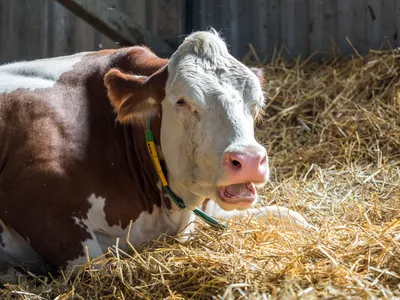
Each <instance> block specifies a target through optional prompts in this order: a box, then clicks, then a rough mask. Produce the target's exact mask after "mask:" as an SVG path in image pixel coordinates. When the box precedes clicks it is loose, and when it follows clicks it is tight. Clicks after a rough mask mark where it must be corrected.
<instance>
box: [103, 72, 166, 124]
mask: <svg viewBox="0 0 400 300" xmlns="http://www.w3.org/2000/svg"><path fill="white" fill-rule="evenodd" d="M167 78H168V71H167V67H163V68H162V69H160V70H158V71H157V72H155V73H154V74H153V75H151V76H149V77H147V76H135V75H131V74H126V73H122V72H121V71H120V70H118V69H111V70H110V71H109V72H107V74H106V75H105V76H104V84H105V86H106V87H107V89H108V98H109V99H110V102H111V104H112V106H113V107H114V109H115V111H116V113H117V119H118V121H119V122H122V123H127V122H128V123H129V122H130V123H142V124H143V122H144V121H145V119H146V118H147V117H148V116H151V115H154V114H156V113H157V112H158V110H159V108H160V106H161V101H162V100H163V99H164V98H165V84H166V82H167Z"/></svg>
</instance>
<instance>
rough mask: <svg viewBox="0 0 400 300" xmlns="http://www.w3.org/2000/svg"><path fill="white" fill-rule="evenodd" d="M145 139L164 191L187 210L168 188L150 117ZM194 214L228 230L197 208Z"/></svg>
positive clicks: (180, 206)
mask: <svg viewBox="0 0 400 300" xmlns="http://www.w3.org/2000/svg"><path fill="white" fill-rule="evenodd" d="M145 138H146V144H147V150H148V151H149V154H150V157H151V160H152V161H153V164H154V168H155V169H156V171H157V174H158V176H159V177H160V180H161V184H162V186H163V189H164V191H165V192H166V193H167V194H168V195H169V196H170V197H171V199H172V200H173V201H174V202H175V204H176V205H177V206H178V207H179V208H181V209H184V208H186V205H185V203H184V202H183V200H182V199H181V198H179V197H178V196H177V195H175V194H174V193H173V192H172V190H171V188H170V187H169V186H168V182H167V179H166V177H165V175H164V172H163V170H162V168H161V164H160V160H159V159H158V154H157V149H156V145H155V143H154V133H153V130H152V129H151V118H150V117H149V118H148V119H147V129H146V131H145ZM193 213H194V214H195V215H196V216H198V217H200V218H201V219H203V221H204V222H206V223H207V224H208V225H211V226H212V227H215V228H222V229H225V228H226V225H224V224H221V223H219V222H218V221H217V220H215V219H214V218H213V217H211V216H209V215H208V214H206V213H205V212H204V211H202V210H201V209H198V208H195V209H194V210H193Z"/></svg>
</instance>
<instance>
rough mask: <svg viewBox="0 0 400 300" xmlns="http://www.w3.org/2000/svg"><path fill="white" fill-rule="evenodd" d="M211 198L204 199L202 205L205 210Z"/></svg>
mask: <svg viewBox="0 0 400 300" xmlns="http://www.w3.org/2000/svg"><path fill="white" fill-rule="evenodd" d="M210 200H211V199H210V198H206V200H204V202H203V204H202V205H201V209H202V210H203V211H205V210H206V208H207V204H208V202H209V201H210Z"/></svg>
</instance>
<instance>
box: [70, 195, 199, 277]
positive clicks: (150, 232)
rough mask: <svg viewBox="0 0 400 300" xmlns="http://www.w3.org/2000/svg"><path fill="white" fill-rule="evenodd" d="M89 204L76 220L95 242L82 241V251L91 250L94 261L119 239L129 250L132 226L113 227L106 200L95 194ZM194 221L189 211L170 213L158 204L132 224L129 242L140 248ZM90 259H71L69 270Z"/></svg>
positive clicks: (170, 211)
mask: <svg viewBox="0 0 400 300" xmlns="http://www.w3.org/2000/svg"><path fill="white" fill-rule="evenodd" d="M88 201H89V203H90V204H91V207H90V209H89V211H88V213H87V216H86V218H84V219H78V218H76V217H74V218H73V219H74V221H75V223H76V224H77V225H79V226H82V227H83V228H85V229H86V230H87V231H88V233H89V234H91V235H92V238H91V239H87V240H85V241H84V242H82V249H85V247H87V248H88V255H89V257H90V258H91V259H92V258H95V257H98V256H100V255H102V254H104V253H106V252H107V251H108V248H109V247H114V246H115V245H116V242H117V238H119V244H118V245H119V248H121V249H122V250H129V246H128V245H127V244H126V242H125V239H126V237H127V235H128V232H129V227H127V228H122V227H121V226H120V225H112V226H110V225H109V224H108V222H107V220H106V214H105V212H104V206H105V202H106V199H104V198H103V197H98V196H96V195H95V194H92V195H90V196H89V198H88ZM191 220H193V215H192V212H191V211H189V210H187V209H186V210H180V209H172V210H168V209H167V208H166V207H161V208H160V207H158V206H156V205H154V206H153V211H152V213H151V214H150V213H148V212H146V211H144V212H142V213H141V214H140V215H139V217H138V218H137V219H136V220H134V221H133V222H132V225H131V227H130V236H129V241H130V243H131V244H132V245H133V246H134V247H137V246H140V245H141V244H142V243H143V242H145V241H149V240H155V239H157V238H159V237H160V236H161V235H162V234H168V235H176V234H177V233H178V232H179V231H180V230H182V229H184V228H185V226H186V225H187V224H189V222H190V221H191ZM85 251H86V250H85ZM86 260H87V258H86V255H82V256H81V257H79V258H76V259H74V260H71V261H69V262H68V268H67V269H68V270H69V269H71V268H72V267H73V266H74V265H76V264H83V263H85V262H86Z"/></svg>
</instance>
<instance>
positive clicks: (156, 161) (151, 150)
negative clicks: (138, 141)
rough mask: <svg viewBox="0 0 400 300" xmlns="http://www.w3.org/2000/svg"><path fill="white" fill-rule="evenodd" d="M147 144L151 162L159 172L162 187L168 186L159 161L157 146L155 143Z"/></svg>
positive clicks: (148, 142)
mask: <svg viewBox="0 0 400 300" xmlns="http://www.w3.org/2000/svg"><path fill="white" fill-rule="evenodd" d="M146 144H147V150H148V151H149V154H150V157H151V160H152V161H153V163H154V167H155V169H156V171H157V174H158V177H160V180H161V183H162V185H163V186H167V185H168V182H167V179H166V178H165V175H164V172H163V170H162V168H161V164H160V160H159V159H158V155H157V149H156V145H155V144H154V142H153V141H146Z"/></svg>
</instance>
